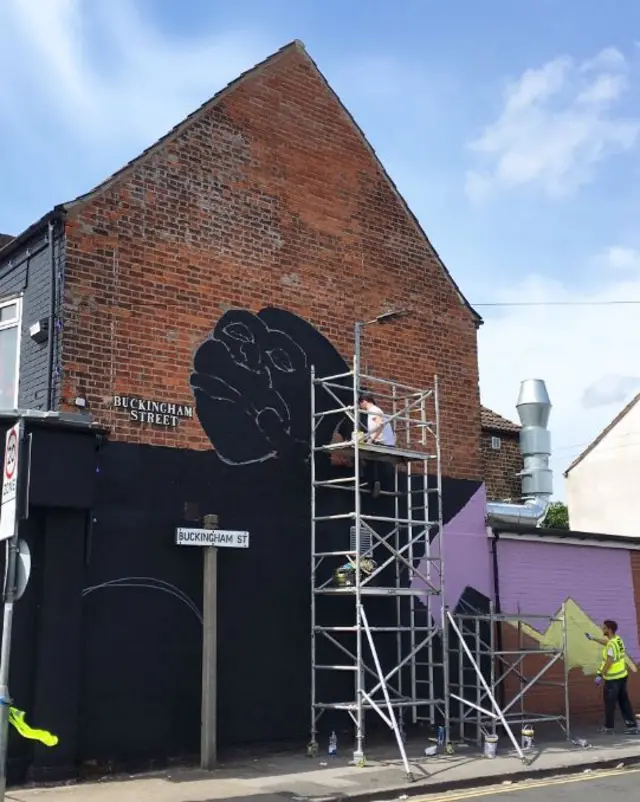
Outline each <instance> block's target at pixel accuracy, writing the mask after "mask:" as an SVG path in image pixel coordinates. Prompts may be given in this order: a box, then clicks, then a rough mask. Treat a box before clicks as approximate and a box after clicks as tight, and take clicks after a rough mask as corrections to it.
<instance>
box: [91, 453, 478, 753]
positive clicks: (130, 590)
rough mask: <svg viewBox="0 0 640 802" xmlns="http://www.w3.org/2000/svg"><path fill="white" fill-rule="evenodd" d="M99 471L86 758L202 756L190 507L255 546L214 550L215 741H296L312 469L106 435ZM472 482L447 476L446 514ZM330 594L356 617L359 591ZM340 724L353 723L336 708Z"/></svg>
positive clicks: (304, 699)
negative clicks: (187, 541)
mask: <svg viewBox="0 0 640 802" xmlns="http://www.w3.org/2000/svg"><path fill="white" fill-rule="evenodd" d="M100 476H101V480H100V489H99V497H98V500H97V503H96V507H95V516H96V519H97V520H96V523H95V525H94V528H93V534H92V539H91V547H90V555H89V562H88V567H87V574H86V580H85V593H86V594H87V595H86V596H85V602H84V617H83V635H82V643H83V657H82V661H83V662H82V676H83V682H84V686H83V693H82V696H83V702H82V712H81V727H80V732H79V735H78V743H79V757H80V759H81V760H83V761H88V760H99V761H106V760H117V761H120V762H124V763H127V762H129V763H130V764H132V765H135V764H136V762H138V761H141V760H144V759H148V758H158V757H170V756H178V755H182V756H186V755H196V754H197V753H198V750H199V732H200V731H199V722H200V660H201V637H202V629H201V623H200V621H199V613H200V611H201V603H202V551H201V549H199V548H195V547H178V546H175V545H174V529H175V527H176V526H179V525H190V524H191V525H197V523H194V522H192V521H190V520H189V518H188V517H185V506H186V507H187V508H189V509H190V510H191V511H193V512H196V514H197V515H200V516H201V515H204V514H206V513H208V512H212V513H217V514H218V515H219V516H220V522H221V525H222V526H224V527H225V528H230V529H248V530H249V531H250V533H251V547H250V549H248V550H246V551H245V550H238V551H236V550H229V551H228V552H225V551H222V550H221V552H220V555H219V598H218V605H219V620H218V631H219V666H218V670H219V741H220V746H221V748H225V747H231V746H236V745H240V744H248V743H254V742H274V741H281V740H296V741H300V742H303V741H304V739H306V738H307V737H308V733H309V693H310V681H309V677H310V670H309V662H310V657H309V654H310V635H309V626H310V608H309V598H310V578H309V571H310V554H309V475H308V472H307V470H304V469H302V470H301V469H298V470H292V469H291V465H290V464H288V463H286V462H279V461H278V460H274V461H273V462H272V463H270V464H269V465H267V464H264V463H262V464H253V465H248V466H243V468H242V472H241V474H238V469H237V468H232V467H230V466H228V465H225V464H224V463H222V462H221V461H220V460H219V459H218V457H217V456H216V454H215V453H206V452H205V453H194V452H189V451H179V450H176V449H168V448H155V447H150V446H138V445H128V444H122V443H107V444H106V445H105V448H104V450H103V453H102V457H101V466H100ZM476 489H477V484H476V483H474V482H465V481H455V480H447V481H445V498H446V503H445V515H446V520H448V519H449V518H450V517H452V516H453V515H454V514H455V513H456V512H457V511H458V510H459V509H460V507H461V506H463V505H464V503H465V502H466V501H467V500H468V499H469V498H470V496H471V494H472V493H473V492H474V491H475V490H476ZM335 495H336V497H338V498H342V496H341V494H335ZM345 495H348V494H345ZM339 504H348V502H347V501H345V502H339ZM340 534H343V533H340V532H337V531H336V533H335V536H339V535H340ZM109 583H111V584H109ZM337 601H338V603H339V604H341V605H342V611H339V612H338V616H342V617H343V620H344V621H345V623H350V619H351V617H352V615H353V600H352V599H349V600H347V599H339V600H337ZM372 601H374V602H375V601H376V600H375V599H372ZM194 607H195V609H194ZM389 611H391V613H393V611H394V608H393V605H392V604H389V603H388V602H386V603H383V604H382V605H380V607H379V609H378V610H376V609H375V605H373V606H372V607H370V608H369V615H370V618H371V621H372V623H380V624H381V623H383V622H384V620H385V616H387V615H388V612H389ZM393 659H394V657H393V654H392V649H391V650H390V651H389V653H387V654H383V662H385V663H386V664H389V665H390V664H391V663H392V662H393ZM341 681H342V677H340V676H338V677H337V678H336V677H335V676H334V679H333V680H332V683H333V685H331V683H330V685H329V686H328V687H327V688H326V692H327V693H329V694H331V693H333V694H335V695H337V696H340V695H341V694H343V693H344V692H345V691H347V692H348V689H346V688H345V687H344V684H341ZM336 683H337V684H336ZM133 720H135V722H136V725H135V726H133V725H132V721H133ZM326 726H329V724H327V723H325V724H324V725H323V728H325V727H326ZM339 726H340V728H341V729H342V728H346V729H349V725H348V721H347V719H346V718H345V717H344V716H343V717H341V718H340V723H339Z"/></svg>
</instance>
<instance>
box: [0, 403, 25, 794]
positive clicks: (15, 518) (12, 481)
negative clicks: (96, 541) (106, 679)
mask: <svg viewBox="0 0 640 802" xmlns="http://www.w3.org/2000/svg"><path fill="white" fill-rule="evenodd" d="M23 438H24V422H23V421H22V419H21V420H19V421H18V423H16V425H15V426H12V427H11V429H9V431H8V432H7V438H6V442H5V449H4V464H3V467H2V494H1V496H0V498H1V500H2V504H1V505H0V539H1V540H5V541H8V544H7V545H8V548H7V558H6V559H7V563H6V571H5V588H4V618H3V622H2V647H1V650H0V802H4V798H5V790H6V787H7V745H8V740H9V664H10V660H11V631H12V628H13V606H14V602H15V600H16V566H17V560H18V551H19V540H18V532H19V528H18V522H19V515H18V501H19V493H18V491H19V489H20V484H19V480H20V472H19V471H20V451H21V447H22V441H23Z"/></svg>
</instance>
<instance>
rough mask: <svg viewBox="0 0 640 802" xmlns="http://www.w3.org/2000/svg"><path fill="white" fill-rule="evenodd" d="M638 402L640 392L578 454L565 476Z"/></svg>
mask: <svg viewBox="0 0 640 802" xmlns="http://www.w3.org/2000/svg"><path fill="white" fill-rule="evenodd" d="M638 401H640V392H638V393H636V395H635V396H634V397H633V398H632V399H631V401H629V403H628V404H625V406H624V407H623V408H622V409H621V410H620V412H618V414H617V415H616V416H615V418H613V420H612V421H610V422H609V423H608V424H607V425H606V426H605V427H604V429H602V431H601V432H600V434H598V435H596V437H595V438H594V439H593V440H592V441H591V442H590V443H589V445H588V446H587V447H586V448H585V449H584V450H583V451H581V452H580V454H578V456H577V457H576V458H575V459H574V460H573V462H572V463H571V464H570V465H569V467H568V468H567V469H566V471H565V472H564V475H565V476H568V474H569V471H572V470H573V469H574V468H575V467H576V465H577V464H578V463H579V462H582V460H583V459H584V458H585V457H586V456H587V454H588V453H589V452H590V451H593V449H594V448H595V447H596V446H597V445H598V443H600V442H602V440H603V439H604V438H605V437H606V436H607V435H608V434H609V432H610V431H611V430H612V429H614V428H615V427H616V426H617V425H618V424H619V423H620V421H621V420H622V419H623V418H624V417H625V415H626V414H627V413H628V412H630V411H631V409H633V407H634V406H635V405H636V404H637V403H638Z"/></svg>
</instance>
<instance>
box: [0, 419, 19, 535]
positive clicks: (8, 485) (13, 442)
mask: <svg viewBox="0 0 640 802" xmlns="http://www.w3.org/2000/svg"><path fill="white" fill-rule="evenodd" d="M19 443H20V424H19V423H16V425H15V426H12V427H11V429H9V431H8V432H7V438H6V441H5V448H4V464H3V468H2V496H1V499H0V500H1V506H0V540H8V539H9V538H10V537H13V535H14V533H15V528H16V503H17V498H16V497H17V495H18V472H19V468H20V448H19Z"/></svg>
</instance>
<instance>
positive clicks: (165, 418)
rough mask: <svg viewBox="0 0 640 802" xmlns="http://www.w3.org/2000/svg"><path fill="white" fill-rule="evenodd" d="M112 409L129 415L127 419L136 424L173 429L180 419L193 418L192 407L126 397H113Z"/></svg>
mask: <svg viewBox="0 0 640 802" xmlns="http://www.w3.org/2000/svg"><path fill="white" fill-rule="evenodd" d="M113 408H114V409H116V410H120V409H121V410H124V411H126V412H128V413H129V419H130V420H132V421H136V422H137V423H151V424H154V425H155V426H167V427H175V426H177V425H178V421H179V420H180V418H193V407H190V406H187V405H186V404H173V403H171V402H170V401H152V400H151V401H150V400H147V399H144V398H132V397H131V396H128V395H114V396H113Z"/></svg>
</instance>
